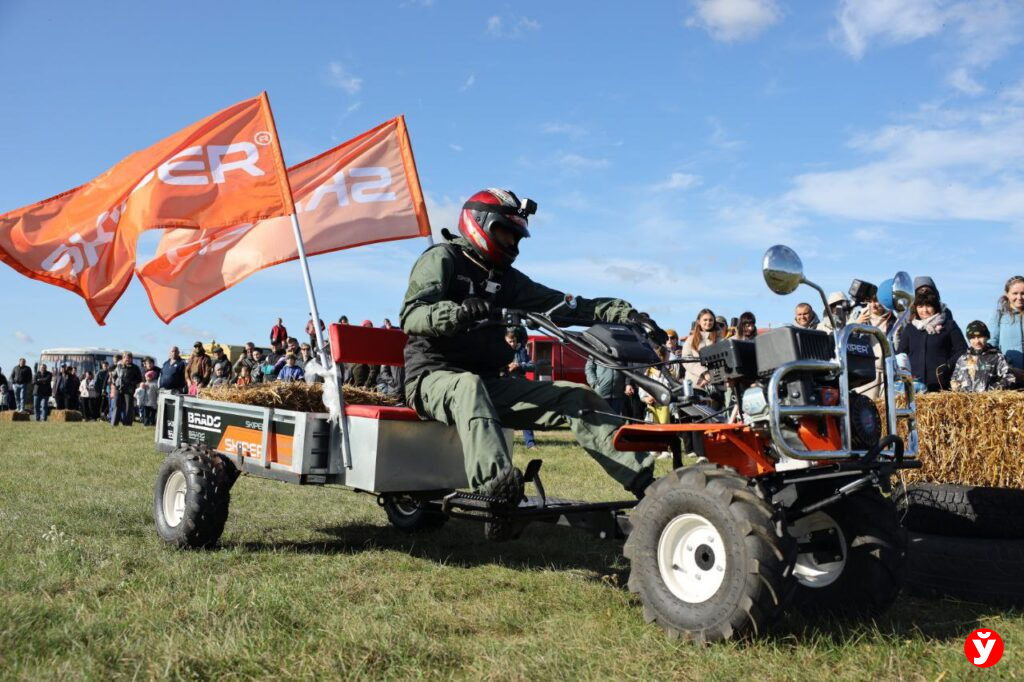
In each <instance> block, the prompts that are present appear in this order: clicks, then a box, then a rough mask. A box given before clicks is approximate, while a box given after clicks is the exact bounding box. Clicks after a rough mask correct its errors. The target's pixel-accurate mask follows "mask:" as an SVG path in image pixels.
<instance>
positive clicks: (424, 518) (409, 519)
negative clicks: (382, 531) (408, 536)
mask: <svg viewBox="0 0 1024 682" xmlns="http://www.w3.org/2000/svg"><path fill="white" fill-rule="evenodd" d="M381 506H382V507H384V512H385V513H386V514H387V515H388V521H390V522H391V525H392V526H394V527H395V528H397V529H398V530H400V531H402V532H405V533H417V532H420V531H426V530H434V529H435V528H440V527H441V526H443V525H444V524H445V523H447V522H448V516H447V515H446V514H443V513H442V512H441V506H440V505H439V504H436V503H434V502H428V501H425V500H417V499H414V498H411V497H407V496H405V495H387V496H385V497H384V498H382V500H381Z"/></svg>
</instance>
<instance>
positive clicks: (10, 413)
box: [0, 410, 32, 422]
mask: <svg viewBox="0 0 1024 682" xmlns="http://www.w3.org/2000/svg"><path fill="white" fill-rule="evenodd" d="M27 421H32V417H31V416H30V415H29V413H28V412H16V411H14V410H4V411H3V412H0V422H27Z"/></svg>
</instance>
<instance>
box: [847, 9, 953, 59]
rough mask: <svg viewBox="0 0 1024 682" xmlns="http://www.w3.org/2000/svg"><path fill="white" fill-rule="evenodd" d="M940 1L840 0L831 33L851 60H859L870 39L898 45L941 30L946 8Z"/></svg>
mask: <svg viewBox="0 0 1024 682" xmlns="http://www.w3.org/2000/svg"><path fill="white" fill-rule="evenodd" d="M943 4H944V3H943V2H942V0H900V1H898V2H893V0H841V2H840V3H839V16H838V21H839V26H838V28H837V29H836V30H834V31H833V33H832V38H833V40H836V41H837V42H839V43H840V44H841V46H842V47H843V49H844V50H846V52H847V53H848V54H849V55H850V56H851V57H853V58H854V59H860V58H861V57H863V56H864V53H865V52H866V51H867V48H868V44H869V43H870V42H871V41H872V40H879V41H881V42H884V43H888V44H892V45H899V44H903V43H909V42H913V41H915V40H918V39H920V38H924V37H925V36H930V35H934V34H936V33H938V32H939V31H941V30H942V27H943V22H944V21H945V19H946V10H945V9H944V8H943Z"/></svg>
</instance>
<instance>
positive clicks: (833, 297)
mask: <svg viewBox="0 0 1024 682" xmlns="http://www.w3.org/2000/svg"><path fill="white" fill-rule="evenodd" d="M836 303H846V294H844V293H843V292H841V291H833V292H832V293H831V294H829V295H828V307H829V308H831V307H832V306H834V305H835V304H836Z"/></svg>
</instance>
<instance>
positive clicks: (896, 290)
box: [892, 270, 914, 313]
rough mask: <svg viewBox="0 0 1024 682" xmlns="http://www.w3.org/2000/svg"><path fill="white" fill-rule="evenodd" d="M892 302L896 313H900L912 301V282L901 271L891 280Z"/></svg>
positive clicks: (908, 276)
mask: <svg viewBox="0 0 1024 682" xmlns="http://www.w3.org/2000/svg"><path fill="white" fill-rule="evenodd" d="M892 301H893V305H894V306H895V309H896V311H898V312H901V313H902V312H903V311H904V310H906V309H907V308H909V307H910V304H911V303H913V301H914V281H913V280H912V279H910V275H908V274H907V273H906V272H903V271H902V270H900V271H899V272H897V273H896V276H895V277H893V278H892Z"/></svg>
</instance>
